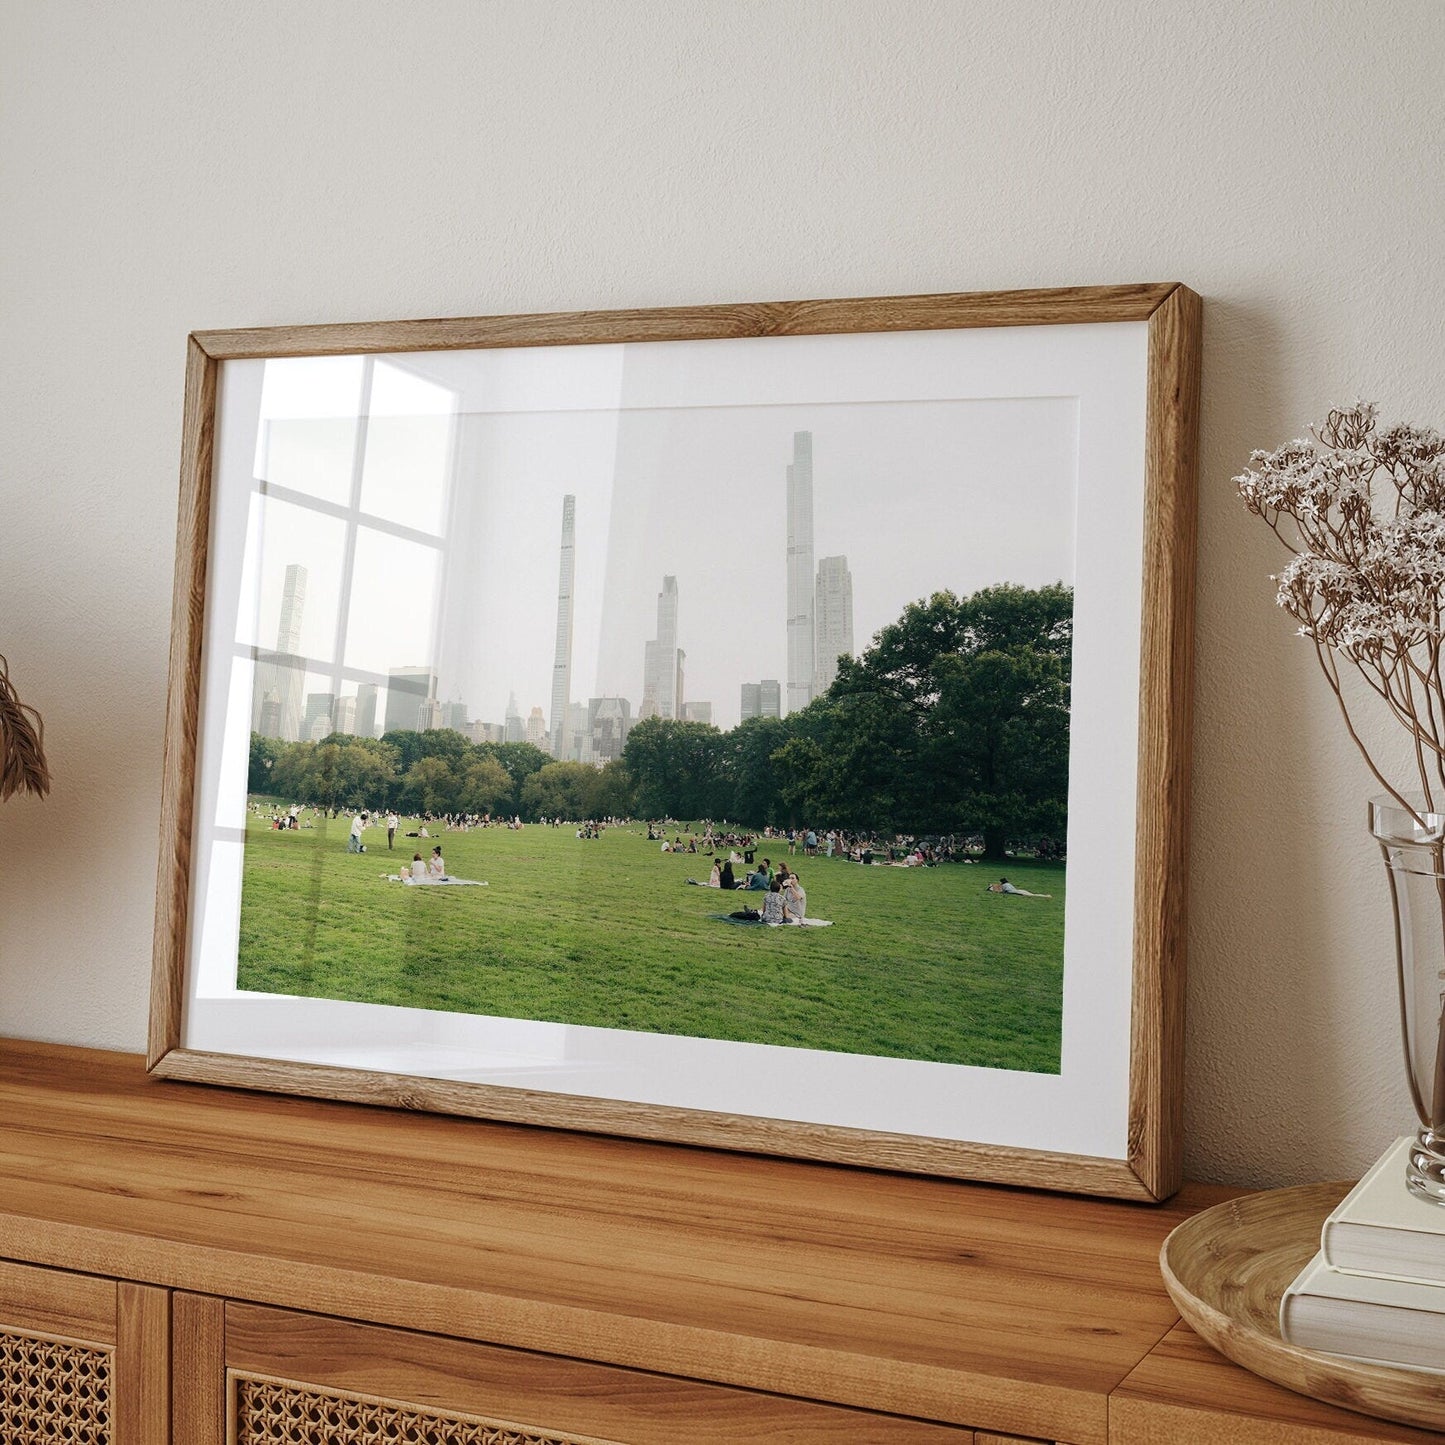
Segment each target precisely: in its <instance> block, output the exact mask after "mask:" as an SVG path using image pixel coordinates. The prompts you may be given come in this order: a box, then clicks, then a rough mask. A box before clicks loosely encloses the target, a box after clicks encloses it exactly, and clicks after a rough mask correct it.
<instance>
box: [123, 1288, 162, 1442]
mask: <svg viewBox="0 0 1445 1445" xmlns="http://www.w3.org/2000/svg"><path fill="white" fill-rule="evenodd" d="M116 1303H117V1308H116V1348H115V1399H114V1405H113V1415H112V1419H113V1422H114V1426H113V1428H114V1439H113V1445H170V1442H171V1369H170V1357H171V1312H170V1295H169V1294H168V1292H167V1291H166V1290H163V1289H156V1288H153V1287H152V1286H149V1285H143V1284H130V1283H127V1282H124V1281H123V1282H122V1283H121V1284H120V1286H119V1287H118V1289H117V1297H116Z"/></svg>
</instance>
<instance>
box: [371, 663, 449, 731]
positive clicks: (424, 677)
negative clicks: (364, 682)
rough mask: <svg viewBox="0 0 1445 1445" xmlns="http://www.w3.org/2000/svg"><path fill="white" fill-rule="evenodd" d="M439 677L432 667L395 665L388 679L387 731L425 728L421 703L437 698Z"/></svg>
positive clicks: (421, 729)
mask: <svg viewBox="0 0 1445 1445" xmlns="http://www.w3.org/2000/svg"><path fill="white" fill-rule="evenodd" d="M436 695H437V679H436V673H434V672H433V671H432V670H431V668H429V667H393V668H392V669H391V671H390V672H389V673H388V674H387V679H386V726H385V728H384V729H383V731H384V732H389V733H414V732H420V731H423V730H424V729H423V724H422V716H421V706H422V704H423V703H425V702H431V701H434V700H435V698H436Z"/></svg>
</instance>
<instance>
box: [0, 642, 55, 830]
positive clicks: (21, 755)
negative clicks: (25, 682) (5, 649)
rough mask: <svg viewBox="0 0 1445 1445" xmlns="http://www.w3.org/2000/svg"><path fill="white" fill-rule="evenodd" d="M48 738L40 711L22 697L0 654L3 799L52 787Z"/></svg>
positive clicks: (0, 777)
mask: <svg viewBox="0 0 1445 1445" xmlns="http://www.w3.org/2000/svg"><path fill="white" fill-rule="evenodd" d="M44 741H45V724H44V723H42V722H41V720H40V714H39V713H38V712H36V711H35V709H34V708H33V707H27V706H26V705H25V704H24V703H23V702H21V701H20V698H19V696H18V694H17V693H16V691H15V688H14V685H13V684H12V683H11V681H10V667H9V664H8V663H7V662H6V661H5V659H4V658H3V657H0V802H4V801H5V800H6V799H7V798H10V797H12V796H13V795H14V794H16V793H34V794H35V795H36V797H39V798H43V797H44V796H45V795H46V794H47V793H48V792H49V791H50V769H49V768H48V767H47V766H46V764H45V748H44Z"/></svg>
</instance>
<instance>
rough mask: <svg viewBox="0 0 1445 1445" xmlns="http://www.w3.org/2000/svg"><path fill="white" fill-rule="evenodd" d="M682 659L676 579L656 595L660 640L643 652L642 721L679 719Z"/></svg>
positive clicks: (669, 579) (667, 581)
mask: <svg viewBox="0 0 1445 1445" xmlns="http://www.w3.org/2000/svg"><path fill="white" fill-rule="evenodd" d="M681 696H682V655H681V654H680V653H679V652H678V650H677V578H676V577H664V578H663V579H662V591H661V592H659V593H658V594H657V636H656V637H655V638H653V639H652V641H650V642H649V643H648V644H647V645H646V647H645V648H644V649H643V659H642V707H641V708H640V709H639V710H638V716H639V717H673V718H675V717H677V715H678V706H677V705H678V701H679V699H680V698H681Z"/></svg>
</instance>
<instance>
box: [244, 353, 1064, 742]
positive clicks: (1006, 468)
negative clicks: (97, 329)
mask: <svg viewBox="0 0 1445 1445" xmlns="http://www.w3.org/2000/svg"><path fill="white" fill-rule="evenodd" d="M939 335H940V334H939V333H922V334H920V335H919V336H918V337H917V338H910V337H909V336H904V337H889V338H886V339H885V340H886V342H887V343H888V344H889V345H890V346H893V347H899V346H900V343H904V344H906V343H907V342H908V341H909V340H910V339H914V340H916V343H917V345H916V348H915V349H916V350H918V351H919V352H920V353H922V352H926V351H928V348H929V347H930V345H931V346H933V347H935V348H936V347H937V346H938V345H940V344H941V343H940V342H938V341H937V340H936V338H938V337H939ZM947 339H948V340H950V341H952V340H954V339H955V338H953V337H951V336H950V337H948V338H947ZM957 339H958V340H959V341H966V338H957ZM789 340H804V341H807V342H808V343H810V349H809V350H807V351H806V352H804V351H800V350H798V349H793V350H791V351H788V350H784V351H783V352H782V353H779V352H778V351H777V350H775V349H774V348H773V347H770V346H769V342H766V341H765V342H757V341H753V342H748V343H736V342H724V343H657V344H652V345H650V346H642V347H638V346H631V347H625V348H624V347H586V348H535V349H528V350H524V351H494V352H488V353H454V354H450V355H445V356H440V357H438V356H431V357H427V358H425V360H424V362H422V363H414V362H410V361H409V360H408V359H407V358H395V359H393V358H388V359H386V360H381V359H378V360H377V361H376V362H375V363H374V364H373V365H372V367H371V368H370V369H369V370H370V374H371V394H370V409H369V415H368V416H367V418H366V423H365V428H364V430H365V445H364V447H361V448H358V446H357V441H358V435H359V432H360V430H361V428H360V427H359V425H358V422H357V420H356V418H357V415H358V413H359V411H360V409H361V406H362V393H363V387H364V385H365V370H366V369H365V368H364V367H363V363H362V361H361V360H360V359H359V358H355V357H342V358H330V359H317V360H303V361H287V362H279V363H278V362H268V363H266V378H265V386H264V388H263V390H262V401H261V415H260V417H259V418H258V419H257V434H258V447H257V460H256V473H257V475H258V476H262V477H265V478H267V479H268V480H269V482H270V483H271V484H272V485H280V486H284V487H287V488H290V489H293V490H294V491H297V492H300V493H304V494H306V496H307V497H309V498H315V499H317V500H318V502H320V503H321V505H322V506H326V505H327V504H329V505H330V506H331V507H332V508H333V509H334V510H335V513H336V514H335V515H328V514H324V513H321V512H317V511H314V510H313V509H312V508H311V507H309V506H306V505H297V504H294V503H292V502H291V501H287V500H281V499H279V498H278V497H276V496H271V497H266V498H262V497H259V496H258V497H257V498H256V501H255V504H254V506H253V517H252V530H251V536H250V539H249V543H248V546H249V548H250V552H251V563H252V565H253V566H256V567H259V569H260V578H261V586H260V593H259V595H260V605H259V614H258V615H256V616H253V617H250V618H246V619H242V621H241V623H240V625H239V628H238V637H239V640H241V641H244V642H254V643H256V644H258V645H260V646H262V647H270V646H274V645H275V640H276V633H277V626H278V621H279V615H280V607H281V594H282V588H283V584H284V576H285V571H286V567H287V566H288V565H289V564H291V563H298V562H299V563H301V564H302V565H304V566H305V567H306V568H307V573H308V577H307V595H306V602H305V606H304V609H303V625H302V643H301V646H302V650H303V651H304V652H305V653H306V654H307V655H308V656H311V657H314V658H316V659H318V660H319V661H321V662H330V661H332V660H333V659H334V658H335V656H336V655H337V648H338V646H342V647H343V649H344V659H345V662H346V664H347V665H348V666H350V667H354V668H360V669H365V670H367V671H371V672H378V673H385V672H386V671H387V670H388V669H389V668H391V667H396V666H412V665H418V666H419V665H433V666H435V667H436V669H437V671H438V673H439V677H440V685H439V695H440V697H441V699H442V700H443V701H447V700H463V701H465V702H466V703H467V704H468V706H469V709H470V714H471V717H472V718H473V719H481V720H485V721H489V722H500V721H502V718H503V713H504V710H505V708H506V704H507V699H508V695H509V694H510V693H512V692H515V694H516V696H517V700H518V703H519V704H520V708H521V711H522V713H523V715H524V716H525V714H526V713H527V712H528V711H529V710H530V709H531V707H532V706H533V705H539V706H540V707H541V708H542V710H543V713H544V714H549V712H550V700H551V687H552V682H551V679H552V664H553V656H554V648H555V633H556V613H557V609H556V599H557V582H558V546H559V541H560V532H561V516H562V499H563V497H564V495H567V494H571V495H573V496H575V497H576V499H577V500H576V580H575V588H574V597H575V602H574V619H575V626H574V643H573V659H572V688H571V697H572V701H574V702H576V701H583V702H585V701H586V700H587V698H588V697H593V696H599V695H621V696H624V697H626V698H628V699H629V700H630V701H631V703H632V706H633V709H634V712H635V710H636V708H637V706H638V704H639V702H640V700H641V696H642V674H643V649H644V644H645V643H646V641H647V640H648V639H649V638H652V637H653V636H655V633H656V608H657V594H658V592H659V590H660V589H661V586H662V579H663V576H664V575H667V574H670V575H674V576H676V577H677V582H678V599H679V601H678V643H679V646H680V647H681V648H682V649H683V650H684V652H685V653H686V687H685V697H686V698H687V699H688V700H694V699H697V700H706V701H710V702H711V703H712V705H713V719H714V721H715V722H716V723H717V724H718V725H719V726H722V727H730V726H732V725H733V724H735V723H736V722H737V720H738V714H739V692H740V685H741V684H742V683H744V682H756V681H758V680H760V679H762V678H765V677H771V678H778V679H779V680H780V682H782V683H783V685H784V688H785V689H786V682H787V646H786V548H787V515H786V472H787V467H788V465H789V463H790V462H791V461H792V458H793V438H794V433H796V432H798V431H810V432H811V433H812V436H813V457H814V461H813V503H814V561H815V566H816V562H817V560H818V559H821V558H823V557H826V556H837V555H843V556H846V557H847V559H848V566H849V569H850V571H851V573H852V578H853V597H854V647H855V651H861V650H863V649H864V648H865V647H866V646H867V644H868V642H869V640H870V639H871V637H872V636H873V634H874V633H875V632H876V631H877V630H878V629H879V628H880V627H882V626H884V625H886V624H887V623H888V622H891V621H893V620H894V619H895V618H896V617H897V616H898V615H899V613H900V612H901V610H902V608H903V607H904V605H905V604H906V603H908V602H909V601H913V600H916V599H917V598H919V597H923V596H926V595H927V594H929V593H931V592H934V591H937V590H940V589H943V588H948V589H951V590H953V591H955V592H958V593H960V594H965V593H968V592H971V591H974V590H976V589H977V588H979V587H982V586H986V585H989V584H991V583H996V582H1017V583H1023V584H1025V585H1030V586H1037V585H1041V584H1043V583H1047V582H1054V581H1060V580H1062V581H1065V582H1068V581H1072V578H1073V571H1074V563H1073V557H1074V496H1075V473H1076V461H1077V414H1076V405H1075V402H1074V399H1073V398H1072V397H1066V396H1065V397H1059V396H1055V397H1038V398H1032V397H1026V398H1012V397H991V396H988V395H987V394H986V390H985V394H983V395H977V394H976V393H977V392H978V391H979V388H978V386H977V383H976V382H974V383H971V388H964V387H960V388H959V392H960V394H959V395H957V396H952V397H950V396H948V395H946V394H944V395H939V394H938V393H939V391H940V390H943V391H945V393H946V390H947V388H946V386H944V387H942V388H941V387H940V385H939V382H938V380H937V375H938V374H939V373H940V367H941V365H942V363H943V362H946V360H947V358H946V357H939V356H937V355H935V354H934V353H931V352H930V353H929V355H930V357H931V359H930V360H929V361H928V363H927V365H926V366H923V367H922V371H921V373H920V374H921V375H922V376H923V380H922V381H921V382H919V381H916V380H915V381H914V382H912V383H910V384H900V383H899V380H898V373H899V369H900V361H899V358H902V363H909V362H910V361H911V358H912V355H913V352H912V351H906V350H900V351H899V352H898V354H897V356H895V357H893V358H885V366H884V367H883V368H882V369H881V370H880V372H879V374H878V380H877V385H876V387H874V388H873V389H874V390H876V391H877V392H878V393H879V394H880V395H881V396H884V397H885V398H888V399H879V400H870V399H868V398H869V394H870V385H871V379H870V377H869V376H868V375H866V374H862V375H861V376H860V375H852V374H849V371H848V366H847V365H844V366H842V367H841V368H839V370H838V374H836V375H835V374H832V372H831V371H830V367H831V366H832V358H833V356H834V354H835V353H834V351H833V350H832V349H826V348H837V347H839V346H840V345H841V346H847V345H849V344H850V343H854V342H857V341H875V342H876V341H877V338H852V337H841V338H790V339H789ZM820 345H821V346H822V347H823V348H825V349H817V348H819V347H820ZM759 346H764V347H769V350H768V351H767V352H766V353H762V355H763V357H764V360H765V361H766V362H767V363H768V364H769V365H771V364H772V363H773V358H774V357H776V356H778V355H780V354H781V355H782V358H783V361H784V362H785V363H787V370H786V373H784V372H782V371H779V372H776V374H771V375H770V374H767V372H766V367H764V368H762V369H761V370H760V368H759V367H758V366H757V365H755V364H753V363H754V362H755V359H756V357H757V356H758V355H759V353H757V352H756V351H755V350H753V349H755V348H757V347H759ZM639 354H641V357H642V360H641V362H640V363H639V362H638V361H637V360H636V359H635V358H637V357H638V355H639ZM800 357H801V358H802V359H804V360H807V359H809V358H814V359H816V358H818V357H821V358H823V362H824V364H823V366H822V367H821V370H820V371H819V374H818V375H817V376H814V375H812V374H811V373H809V374H807V375H805V376H803V377H802V379H801V380H800V379H799V374H800V372H802V371H803V370H805V369H804V368H801V367H799V366H798V365H796V364H794V363H795V362H796V361H797V360H798V359H799V358H800ZM718 358H721V360H720V361H719V360H718ZM869 364H870V365H876V361H871V362H870V363H869ZM415 365H422V366H424V367H425V369H426V370H427V371H428V373H429V374H428V375H426V376H422V375H417V374H415V373H414V372H413V371H412V370H410V369H409V368H410V367H412V366H415ZM815 369H816V368H815ZM904 369H905V370H906V365H905V366H904ZM944 374H945V375H947V372H946V369H945V371H944ZM900 391H902V392H903V393H904V395H905V396H906V395H908V394H913V395H922V396H926V397H929V398H930V399H927V400H907V399H900V398H899V396H898V393H899V392H900ZM699 394H701V396H702V397H704V398H705V399H707V400H708V401H710V402H712V403H713V404H705V405H699V404H693V402H692V398H693V397H695V396H698V395H699ZM773 394H779V395H780V399H779V400H777V401H770V400H768V397H769V396H771V395H773ZM567 401H571V402H573V403H575V404H574V405H570V406H567V405H559V403H561V402H567ZM718 401H721V402H723V403H726V404H716V403H717V402H718ZM353 493H355V494H356V495H357V496H358V497H359V509H358V511H357V512H356V513H352V514H350V517H349V518H348V516H347V515H345V513H346V511H347V508H348V507H349V502H350V498H351V496H352V495H353ZM378 521H380V522H381V523H382V524H383V525H381V526H378V525H376V523H377V522H378ZM349 522H354V523H355V524H356V525H355V535H356V544H355V552H354V559H353V565H352V567H351V570H350V586H349V604H348V605H347V607H346V608H345V609H344V610H345V616H344V618H343V616H342V611H343V609H342V607H341V597H342V592H343V588H344V586H345V581H346V577H347V565H346V564H347V559H346V549H347V536H348V531H349ZM388 523H389V524H394V527H388V526H386V525H385V524H388ZM396 529H405V530H404V531H402V530H396ZM343 623H344V628H343V626H342V624H343ZM310 686H313V687H315V688H316V689H317V690H329V689H330V684H329V683H326V682H324V680H323V678H322V677H321V676H318V677H317V678H316V679H315V680H314V681H313V683H312V684H310ZM341 690H342V692H343V693H351V692H354V691H355V683H354V682H351V683H344V684H343V685H342V689H341ZM549 720H550V719H549Z"/></svg>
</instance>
